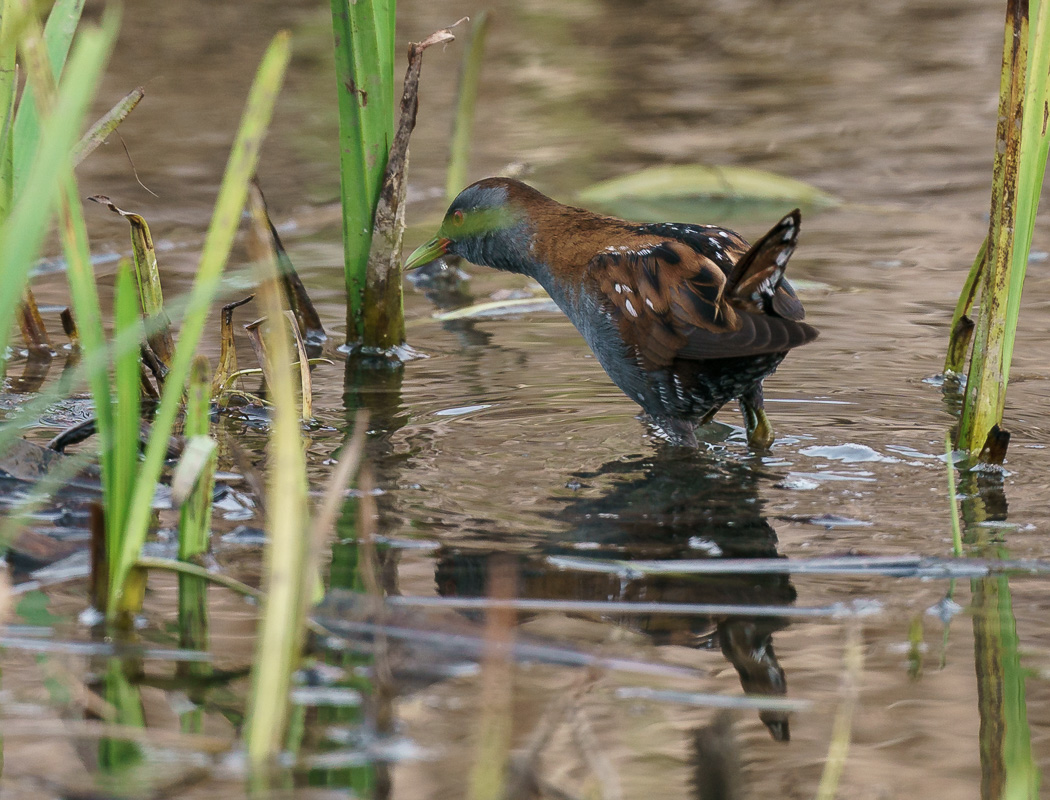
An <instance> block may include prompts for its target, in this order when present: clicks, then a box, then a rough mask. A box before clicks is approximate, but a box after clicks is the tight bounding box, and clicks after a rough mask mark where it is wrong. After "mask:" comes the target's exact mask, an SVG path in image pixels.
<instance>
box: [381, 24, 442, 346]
mask: <svg viewBox="0 0 1050 800" xmlns="http://www.w3.org/2000/svg"><path fill="white" fill-rule="evenodd" d="M462 21H463V20H460V22H462ZM456 24H457V25H458V24H459V22H457V23H456ZM452 41H455V37H454V36H453V35H452V33H451V32H450V31H449V30H448V29H444V30H440V31H437V32H436V33H432V34H431V35H430V36H428V37H427V38H426V39H424V40H423V41H422V42H419V43H418V44H411V45H409V47H408V71H407V72H406V74H405V87H404V91H403V92H402V94H401V117H400V120H399V122H398V127H397V135H396V136H395V137H394V143H393V145H392V146H391V148H390V157H389V160H388V161H387V165H386V173H385V175H384V178H383V187H382V190H381V191H380V193H379V201H378V203H377V204H376V209H375V217H374V220H375V225H374V235H373V240H372V251H371V253H370V254H369V258H368V271H367V275H366V278H365V294H364V297H365V308H364V317H363V318H364V326H365V329H364V334H363V338H362V340H361V343H362V345H363V346H364V347H365V349H366V350H368V351H370V352H379V353H389V352H392V351H394V350H395V349H396V348H398V347H400V346H401V345H403V344H404V343H405V311H404V298H403V295H402V288H401V261H402V258H401V256H402V241H403V239H404V234H405V189H406V187H407V179H406V172H407V169H408V140H409V138H410V137H411V136H412V131H413V129H414V128H415V127H416V113H417V112H418V111H419V74H420V71H421V70H422V68H423V51H424V50H426V49H427V48H428V47H431V46H432V45H435V44H447V43H448V42H452Z"/></svg>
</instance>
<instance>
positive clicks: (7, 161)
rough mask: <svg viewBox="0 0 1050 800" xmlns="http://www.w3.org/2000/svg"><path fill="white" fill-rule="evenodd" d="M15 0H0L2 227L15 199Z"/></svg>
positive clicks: (0, 222) (0, 209)
mask: <svg viewBox="0 0 1050 800" xmlns="http://www.w3.org/2000/svg"><path fill="white" fill-rule="evenodd" d="M13 9H14V3H13V0H0V224H3V222H4V220H5V219H7V215H8V214H9V213H10V211H11V199H12V197H13V196H14V186H15V176H14V160H13V155H14V147H13V145H14V136H13V134H12V128H13V127H14V120H15V97H16V95H17V94H18V73H17V72H16V67H15V46H14V38H13V36H12V35H11V34H10V32H9V28H10V26H11V25H12V21H11V15H12V12H13Z"/></svg>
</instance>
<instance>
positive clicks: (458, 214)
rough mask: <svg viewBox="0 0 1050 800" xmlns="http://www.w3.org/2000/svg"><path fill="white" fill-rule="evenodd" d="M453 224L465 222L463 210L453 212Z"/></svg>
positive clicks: (458, 224) (457, 224)
mask: <svg viewBox="0 0 1050 800" xmlns="http://www.w3.org/2000/svg"><path fill="white" fill-rule="evenodd" d="M452 224H453V225H455V226H457V227H458V226H460V225H462V224H463V212H462V211H458V210H457V211H454V212H452Z"/></svg>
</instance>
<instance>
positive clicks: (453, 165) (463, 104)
mask: <svg viewBox="0 0 1050 800" xmlns="http://www.w3.org/2000/svg"><path fill="white" fill-rule="evenodd" d="M488 30H489V14H488V11H482V12H481V13H479V14H478V15H477V16H476V17H474V21H473V25H471V28H470V34H469V35H470V39H469V40H468V41H467V46H466V48H465V49H464V52H463V63H462V64H461V65H460V68H459V99H458V101H457V103H456V117H455V120H454V121H453V123H452V143H451V144H450V145H449V158H448V173H447V174H446V176H445V196H446V198H447V199H448V200H449V202H451V201H452V200H453V199H454V198H455V196H456V195H457V194H459V192H460V190H461V189H463V187H464V186H466V183H467V166H468V165H469V163H470V144H471V139H472V129H473V126H474V109H475V107H476V106H477V103H478V86H479V84H480V83H481V63H482V59H483V58H484V56H485V38H486V36H487V34H488Z"/></svg>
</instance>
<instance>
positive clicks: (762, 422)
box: [740, 384, 776, 450]
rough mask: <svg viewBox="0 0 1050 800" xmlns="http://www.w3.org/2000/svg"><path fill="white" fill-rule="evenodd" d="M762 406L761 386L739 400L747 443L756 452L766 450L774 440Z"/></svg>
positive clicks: (770, 424) (770, 425) (771, 428)
mask: <svg viewBox="0 0 1050 800" xmlns="http://www.w3.org/2000/svg"><path fill="white" fill-rule="evenodd" d="M763 405H764V403H763V401H762V384H759V385H758V386H756V387H755V388H754V389H752V390H751V391H750V392H748V393H747V394H745V395H742V396H741V398H740V410H741V411H743V412H744V425H745V427H746V428H747V443H748V444H749V445H750V446H751V447H753V448H755V449H756V450H768V449H769V448H770V447H771V446H772V445H773V440H774V439H775V438H776V437H775V436H774V435H773V425H772V423H771V422H770V421H769V417H767V416H766V412H765V409H764V408H763Z"/></svg>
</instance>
